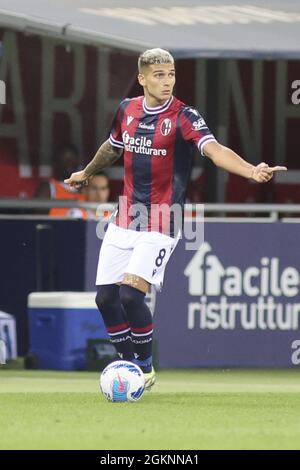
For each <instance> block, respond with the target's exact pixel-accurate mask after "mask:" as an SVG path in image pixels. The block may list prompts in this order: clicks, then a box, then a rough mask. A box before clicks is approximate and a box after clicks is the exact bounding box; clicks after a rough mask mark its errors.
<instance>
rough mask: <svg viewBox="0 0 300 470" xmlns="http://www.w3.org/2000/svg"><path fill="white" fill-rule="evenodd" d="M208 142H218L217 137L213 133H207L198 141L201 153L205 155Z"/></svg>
mask: <svg viewBox="0 0 300 470" xmlns="http://www.w3.org/2000/svg"><path fill="white" fill-rule="evenodd" d="M208 142H217V141H216V139H215V137H214V136H213V135H212V134H208V135H205V136H203V137H201V139H200V140H199V141H198V144H197V145H198V149H199V151H200V153H201V155H202V156H203V157H204V156H205V155H204V147H205V145H206V144H208Z"/></svg>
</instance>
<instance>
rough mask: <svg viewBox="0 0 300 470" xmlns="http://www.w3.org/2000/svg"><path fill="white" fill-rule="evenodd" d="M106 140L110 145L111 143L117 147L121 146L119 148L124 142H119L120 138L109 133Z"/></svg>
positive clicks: (122, 146)
mask: <svg viewBox="0 0 300 470" xmlns="http://www.w3.org/2000/svg"><path fill="white" fill-rule="evenodd" d="M108 140H109V142H110V143H111V145H112V146H113V147H118V148H121V149H123V148H124V143H123V142H121V141H120V140H116V139H114V137H113V136H112V134H110V136H109V139H108Z"/></svg>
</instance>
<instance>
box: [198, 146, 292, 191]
mask: <svg viewBox="0 0 300 470" xmlns="http://www.w3.org/2000/svg"><path fill="white" fill-rule="evenodd" d="M204 154H205V155H206V156H207V157H208V158H210V159H211V160H212V161H213V162H214V164H215V165H217V166H218V167H220V168H223V169H224V170H226V171H229V172H230V173H235V174H236V175H239V176H244V177H245V178H252V179H253V180H254V181H256V182H258V183H266V182H267V181H270V179H271V178H272V176H273V174H274V172H275V171H286V170H287V168H286V167H285V166H273V167H270V166H269V165H268V164H267V163H264V162H262V163H260V164H259V165H257V166H254V165H251V164H250V163H248V162H246V160H243V159H242V158H241V157H240V156H239V155H238V154H237V153H235V152H234V151H233V150H231V149H229V148H228V147H225V146H224V145H221V144H219V143H217V142H208V143H207V144H206V145H205V147H204Z"/></svg>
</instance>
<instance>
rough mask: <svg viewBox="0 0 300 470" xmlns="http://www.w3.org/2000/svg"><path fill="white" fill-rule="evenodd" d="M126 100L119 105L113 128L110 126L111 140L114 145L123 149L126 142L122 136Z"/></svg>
mask: <svg viewBox="0 0 300 470" xmlns="http://www.w3.org/2000/svg"><path fill="white" fill-rule="evenodd" d="M125 101H126V100H124V101H122V102H121V103H120V105H119V107H118V110H117V112H116V114H115V116H114V119H113V122H112V125H111V128H110V133H109V142H110V143H111V145H112V146H113V147H118V148H121V149H123V148H124V143H123V138H122V120H123V116H124V107H125V106H124V104H125Z"/></svg>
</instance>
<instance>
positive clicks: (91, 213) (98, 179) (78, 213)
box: [66, 171, 111, 220]
mask: <svg viewBox="0 0 300 470" xmlns="http://www.w3.org/2000/svg"><path fill="white" fill-rule="evenodd" d="M83 195H84V197H85V202H92V203H97V204H98V205H99V204H106V203H108V202H109V195H110V187H109V179H108V176H107V175H106V174H105V173H104V172H102V171H101V172H99V173H97V174H96V175H94V176H93V177H92V178H90V180H89V182H88V185H87V186H85V187H84V188H83ZM110 214H111V212H110V211H107V210H105V211H103V213H101V215H102V217H104V218H106V217H108V216H109V215H110ZM66 215H69V216H71V217H78V218H82V219H94V220H96V219H98V218H99V216H100V214H97V209H80V208H74V209H69V211H68V213H67V214H66Z"/></svg>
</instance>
